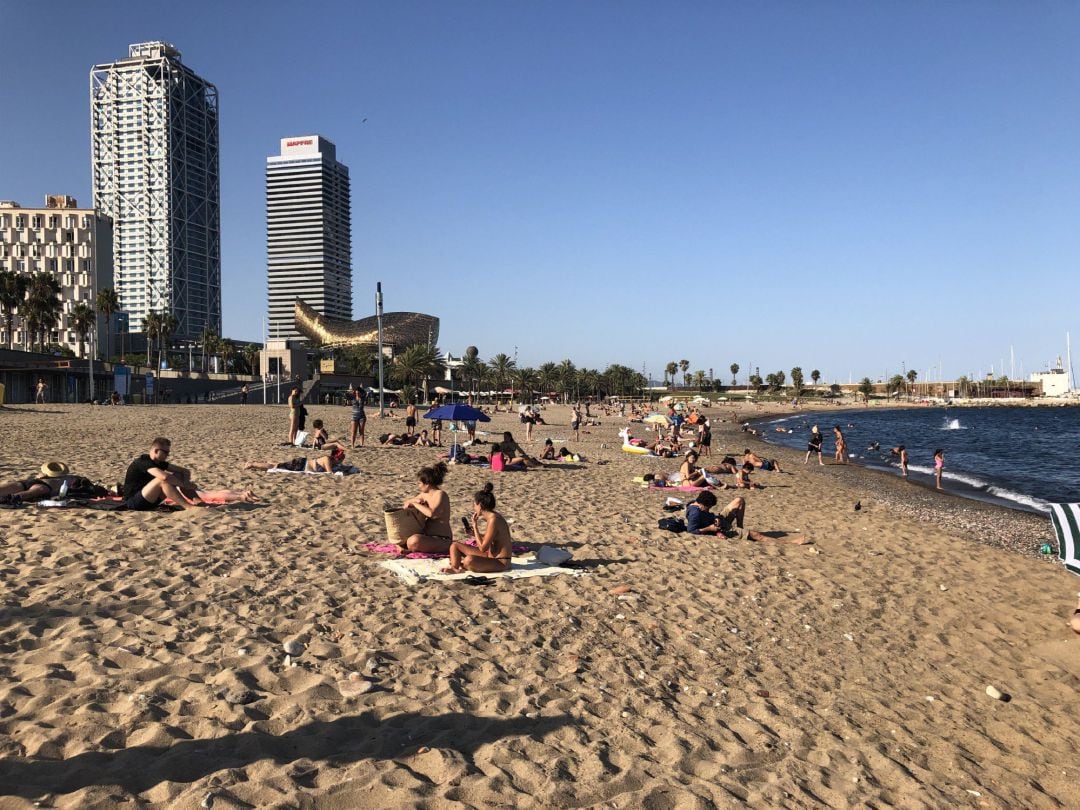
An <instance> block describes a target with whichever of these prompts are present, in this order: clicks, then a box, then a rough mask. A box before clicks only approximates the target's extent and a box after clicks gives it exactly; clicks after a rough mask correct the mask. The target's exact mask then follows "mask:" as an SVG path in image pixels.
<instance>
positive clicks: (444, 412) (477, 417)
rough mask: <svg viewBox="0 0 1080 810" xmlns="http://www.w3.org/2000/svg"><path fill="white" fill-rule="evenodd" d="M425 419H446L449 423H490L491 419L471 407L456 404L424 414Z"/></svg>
mask: <svg viewBox="0 0 1080 810" xmlns="http://www.w3.org/2000/svg"><path fill="white" fill-rule="evenodd" d="M424 418H425V419H446V420H447V421H449V422H490V421H491V417H490V416H488V415H487V414H486V413H484V412H483V411H481V410H479V409H477V408H474V407H472V406H471V405H462V404H461V403H460V402H455V403H454V404H453V405H441V406H439V407H438V408H436V409H435V410H433V411H428V412H427V413H425V414H424Z"/></svg>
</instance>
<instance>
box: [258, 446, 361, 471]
mask: <svg viewBox="0 0 1080 810" xmlns="http://www.w3.org/2000/svg"><path fill="white" fill-rule="evenodd" d="M323 449H324V450H330V453H329V454H328V455H325V456H318V457H317V458H315V457H313V458H307V457H306V456H297V457H296V458H294V459H290V460H288V461H278V462H273V461H268V462H262V463H260V462H257V461H249V462H247V463H246V464H245V465H244V466H243V468H242V469H245V470H262V471H263V472H269V471H270V470H288V471H289V472H324V473H329V472H333V471H334V467H335V466H336V465H338V464H341V462H343V461H344V460H345V445H343V444H341V443H340V442H336V441H334V442H327V443H326V444H324V445H323Z"/></svg>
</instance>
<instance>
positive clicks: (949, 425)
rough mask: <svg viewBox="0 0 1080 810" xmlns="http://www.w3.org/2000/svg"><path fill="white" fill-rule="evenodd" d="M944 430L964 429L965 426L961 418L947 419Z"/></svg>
mask: <svg viewBox="0 0 1080 810" xmlns="http://www.w3.org/2000/svg"><path fill="white" fill-rule="evenodd" d="M942 430H964V426H963V425H961V424H960V420H959V419H946V420H945V426H944V427H943V428H942Z"/></svg>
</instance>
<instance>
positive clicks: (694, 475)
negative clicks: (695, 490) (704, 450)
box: [679, 450, 709, 487]
mask: <svg viewBox="0 0 1080 810" xmlns="http://www.w3.org/2000/svg"><path fill="white" fill-rule="evenodd" d="M697 460H698V454H697V453H695V452H694V451H693V450H687V451H686V458H685V459H683V463H682V466H681V467H680V468H679V483H680V484H682V486H684V487H707V486H709V482H708V480H707V479H706V478H705V473H703V472H702V471H701V469H700V468H699V467H698V466H697Z"/></svg>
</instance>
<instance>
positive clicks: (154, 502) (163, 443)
mask: <svg viewBox="0 0 1080 810" xmlns="http://www.w3.org/2000/svg"><path fill="white" fill-rule="evenodd" d="M170 449H171V442H170V441H169V440H168V439H166V438H164V437H161V436H159V437H158V438H156V439H154V441H153V442H152V443H151V445H150V452H149V453H144V454H143V455H141V456H139V457H138V458H137V459H135V460H134V461H132V462H131V464H129V465H128V468H127V473H126V474H125V476H124V502H125V504H126V505H127V508H128V509H131V510H134V511H136V512H149V511H152V510H154V509H156V508H157V507H158V506H159V505H160V504H161V502H162V501H164V500H165V499H166V498H169V499H170V500H172V501H173V503H175V504H177V505H179V506H182V507H183V508H184V509H196V508H198V507H199V506H201V505H202V501H201V500H199V498H198V496H197V495H196V494H195V487H194V486H192V484H191V473H190V472H189V471H188V470H186V469H185V468H183V467H179V466H176V465H175V464H173V465H170V464H169V462H168V461H167V459H168V457H169V451H170ZM182 488H183V489H186V490H188V491H189V493H190V498H189V497H188V496H187V495H185V494H184V493H183V492H182V491H181V489H182Z"/></svg>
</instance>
